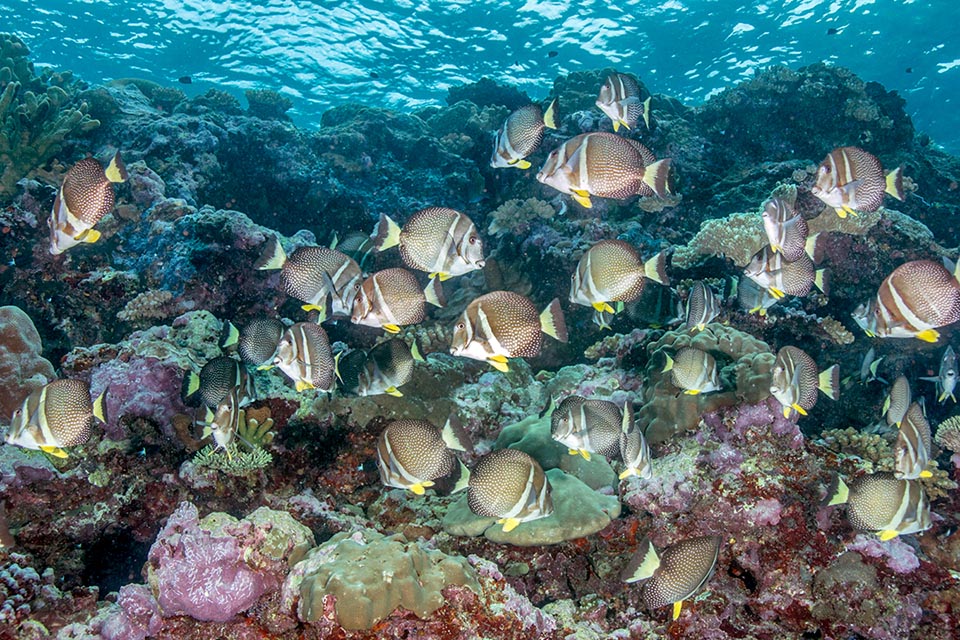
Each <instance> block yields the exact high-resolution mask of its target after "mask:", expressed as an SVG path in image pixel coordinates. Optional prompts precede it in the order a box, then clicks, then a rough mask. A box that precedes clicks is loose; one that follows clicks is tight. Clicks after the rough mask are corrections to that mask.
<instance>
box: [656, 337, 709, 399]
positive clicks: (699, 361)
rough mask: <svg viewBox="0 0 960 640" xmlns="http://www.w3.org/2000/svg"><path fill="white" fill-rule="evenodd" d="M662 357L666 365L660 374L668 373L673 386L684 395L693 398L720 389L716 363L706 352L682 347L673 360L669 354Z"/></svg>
mask: <svg viewBox="0 0 960 640" xmlns="http://www.w3.org/2000/svg"><path fill="white" fill-rule="evenodd" d="M664 355H666V357H667V364H666V366H665V367H664V368H663V371H662V372H661V373H666V372H668V371H669V372H670V379H671V381H672V382H673V384H674V386H676V387H679V388H680V389H683V392H684V393H685V394H687V395H691V396H695V395H697V394H700V393H710V392H711V391H719V390H720V389H721V388H722V385H721V384H720V371H719V370H718V369H717V361H716V360H715V359H714V358H713V356H712V355H710V354H709V353H707V352H706V351H701V350H700V349H697V348H695V347H684V348H683V349H680V350H679V351H677V355H676V357H675V358H672V357H670V354H669V353H666V354H664Z"/></svg>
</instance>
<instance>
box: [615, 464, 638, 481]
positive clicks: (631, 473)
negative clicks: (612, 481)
mask: <svg viewBox="0 0 960 640" xmlns="http://www.w3.org/2000/svg"><path fill="white" fill-rule="evenodd" d="M635 475H638V474H637V470H636V469H634V468H633V467H627V468H626V469H624V470H623V471H621V472H620V475H618V476H617V478H618V479H619V480H625V479H626V478H629V477H630V476H635Z"/></svg>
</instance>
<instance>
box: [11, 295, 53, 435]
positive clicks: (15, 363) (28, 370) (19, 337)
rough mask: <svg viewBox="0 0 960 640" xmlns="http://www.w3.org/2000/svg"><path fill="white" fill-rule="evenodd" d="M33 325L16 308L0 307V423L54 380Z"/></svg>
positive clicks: (25, 315) (50, 366)
mask: <svg viewBox="0 0 960 640" xmlns="http://www.w3.org/2000/svg"><path fill="white" fill-rule="evenodd" d="M42 351H43V345H42V344H41V342H40V334H39V333H37V329H36V327H34V326H33V321H32V320H31V319H30V316H28V315H27V314H26V313H24V312H23V310H22V309H20V308H19V307H14V306H6V307H0V388H2V389H3V393H2V394H0V421H2V422H6V421H7V420H9V419H10V416H11V415H12V414H13V412H14V411H16V410H17V409H19V408H20V404H21V403H22V402H23V399H24V398H26V397H27V396H28V395H30V394H31V393H33V392H34V391H36V390H37V389H39V388H41V387H42V386H43V385H45V384H47V383H48V382H50V381H51V380H53V379H54V378H55V377H56V375H55V374H54V372H53V365H51V364H50V361H49V360H47V359H46V358H44V357H43V356H42V355H41V353H42Z"/></svg>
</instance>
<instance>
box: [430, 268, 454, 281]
mask: <svg viewBox="0 0 960 640" xmlns="http://www.w3.org/2000/svg"><path fill="white" fill-rule="evenodd" d="M429 278H430V279H431V280H433V279H434V278H440V282H446V281H447V280H449V279H450V278H451V276H450V274H449V273H447V272H445V271H434V272H433V273H431V274H430V275H429Z"/></svg>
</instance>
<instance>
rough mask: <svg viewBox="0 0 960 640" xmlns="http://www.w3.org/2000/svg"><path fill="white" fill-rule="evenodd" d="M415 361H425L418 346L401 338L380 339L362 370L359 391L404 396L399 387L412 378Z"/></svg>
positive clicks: (370, 394)
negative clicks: (411, 344) (383, 340)
mask: <svg viewBox="0 0 960 640" xmlns="http://www.w3.org/2000/svg"><path fill="white" fill-rule="evenodd" d="M414 362H423V356H421V355H420V351H419V349H417V343H416V342H414V343H413V346H412V347H409V346H407V343H406V342H404V341H403V340H400V339H399V338H393V339H391V340H387V341H386V342H381V343H380V344H378V345H377V346H375V347H374V348H373V349H371V350H370V353H368V354H367V356H366V359H365V361H364V365H363V369H361V371H360V376H359V383H358V386H357V393H358V394H359V395H361V396H375V395H379V394H384V393H386V394H389V395H391V396H395V397H397V398H399V397H402V396H403V393H401V391H400V389H399V387H402V386H403V385H405V384H407V383H408V382H410V380H411V379H412V378H413V366H414Z"/></svg>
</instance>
